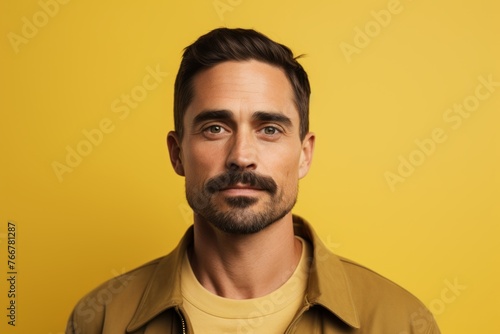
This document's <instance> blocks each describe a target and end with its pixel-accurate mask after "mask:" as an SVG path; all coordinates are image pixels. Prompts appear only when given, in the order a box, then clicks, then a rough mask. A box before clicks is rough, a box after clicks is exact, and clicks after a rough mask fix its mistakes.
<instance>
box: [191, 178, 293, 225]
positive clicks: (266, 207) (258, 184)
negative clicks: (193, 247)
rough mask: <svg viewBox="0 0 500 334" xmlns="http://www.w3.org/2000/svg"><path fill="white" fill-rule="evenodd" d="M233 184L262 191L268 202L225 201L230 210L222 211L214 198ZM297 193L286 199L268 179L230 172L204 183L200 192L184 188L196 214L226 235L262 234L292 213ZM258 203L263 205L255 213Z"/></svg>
mask: <svg viewBox="0 0 500 334" xmlns="http://www.w3.org/2000/svg"><path fill="white" fill-rule="evenodd" d="M236 184H242V185H248V186H251V187H252V188H256V189H259V190H262V191H264V192H266V193H267V195H268V198H267V199H266V198H262V197H261V198H256V197H251V196H230V197H224V202H225V203H226V205H227V206H228V207H229V209H227V210H222V209H221V208H220V207H219V206H218V205H217V203H216V201H215V199H214V197H215V196H217V195H220V191H221V190H223V189H226V188H228V187H232V186H234V185H236ZM297 193H298V189H294V191H293V190H292V193H289V194H288V196H287V194H285V192H284V189H282V188H281V189H278V186H277V184H276V182H275V181H274V180H273V179H272V178H271V177H269V176H264V175H260V174H258V173H255V172H253V171H234V170H229V171H227V172H225V173H222V174H220V175H217V176H215V177H213V178H210V179H209V180H207V181H206V182H205V184H204V186H203V188H202V190H201V191H193V190H192V189H191V190H190V188H189V187H187V186H186V198H187V201H188V203H189V205H190V206H191V208H192V209H193V211H194V212H195V214H197V215H199V216H200V217H201V218H202V219H203V220H205V221H208V222H209V223H210V224H212V225H213V226H215V227H216V228H217V229H219V230H220V231H223V232H226V233H229V234H252V233H257V232H259V231H262V230H263V229H265V228H266V227H268V226H270V225H271V224H273V223H274V222H276V221H278V220H280V219H281V218H283V217H284V216H285V215H286V214H287V213H288V212H290V211H291V210H292V208H293V206H294V205H295V203H296V201H297ZM259 201H266V203H263V207H262V208H261V209H260V210H258V211H257V209H255V208H254V206H255V205H256V204H257V203H258V202H259Z"/></svg>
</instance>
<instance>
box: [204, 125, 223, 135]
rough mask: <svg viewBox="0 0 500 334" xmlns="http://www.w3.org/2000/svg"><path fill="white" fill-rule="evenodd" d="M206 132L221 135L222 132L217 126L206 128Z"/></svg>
mask: <svg viewBox="0 0 500 334" xmlns="http://www.w3.org/2000/svg"><path fill="white" fill-rule="evenodd" d="M207 130H208V132H210V133H221V132H222V127H221V126H219V125H212V126H210V127H208V129H207Z"/></svg>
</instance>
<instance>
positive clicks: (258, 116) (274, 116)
mask: <svg viewBox="0 0 500 334" xmlns="http://www.w3.org/2000/svg"><path fill="white" fill-rule="evenodd" d="M252 118H253V119H254V120H257V121H261V122H262V121H263V122H276V123H280V124H283V125H284V126H287V127H291V126H292V120H291V119H290V118H289V117H288V116H285V115H283V114H282V113H279V112H273V111H257V112H255V113H254V114H253V115H252Z"/></svg>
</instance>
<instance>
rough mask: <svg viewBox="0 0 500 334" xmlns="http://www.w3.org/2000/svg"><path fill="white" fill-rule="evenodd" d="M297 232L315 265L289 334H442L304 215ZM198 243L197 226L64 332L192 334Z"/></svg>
mask: <svg viewBox="0 0 500 334" xmlns="http://www.w3.org/2000/svg"><path fill="white" fill-rule="evenodd" d="M294 228H295V234H297V235H299V236H301V237H302V238H304V239H305V240H308V241H309V242H311V244H312V245H313V249H314V259H313V260H312V263H311V269H310V271H309V273H308V275H309V281H308V288H307V292H306V297H305V299H304V303H303V306H302V309H300V310H299V311H298V312H297V314H296V316H295V319H294V320H293V321H292V323H291V324H290V326H289V328H288V330H287V332H286V333H300V334H306V333H307V334H309V333H314V334H316V333H318V334H319V333H329V334H334V333H353V334H354V333H356V334H361V333H365V334H366V333H370V334H431V333H432V334H438V333H440V331H439V329H438V327H437V325H436V323H435V321H434V318H433V317H432V315H431V314H430V312H429V311H428V310H427V309H426V307H425V306H424V305H423V304H422V303H421V302H420V301H419V300H417V299H416V298H415V297H414V296H413V295H411V294H410V293H409V292H407V291H406V290H404V289H403V288H401V287H399V286H398V285H396V284H394V283H393V282H391V281H389V280H387V279H386V278H384V277H382V276H380V275H378V274H376V273H374V272H373V271H371V270H369V269H366V268H365V267H363V266H360V265H358V264H356V263H354V262H352V261H349V260H346V259H344V258H340V257H338V256H336V255H334V254H333V253H331V252H330V251H329V250H328V248H326V247H325V245H324V244H323V243H322V242H321V240H320V239H319V238H318V236H317V235H316V234H315V233H314V231H313V230H312V229H311V227H310V226H309V224H308V223H307V222H305V221H304V220H303V219H301V218H300V217H298V216H294ZM192 240H193V228H192V227H191V228H189V230H188V231H187V232H186V234H185V235H184V237H183V238H182V240H181V242H180V243H179V245H178V246H177V247H176V248H175V249H174V250H173V251H172V252H171V253H170V254H168V255H167V256H165V257H162V258H160V259H157V260H154V261H152V262H149V263H147V264H145V265H143V266H141V267H139V268H137V269H135V270H132V271H130V272H129V273H126V274H124V275H121V276H118V277H115V278H113V279H111V280H110V281H108V282H106V283H104V284H103V285H101V286H100V287H98V288H97V289H95V290H94V291H92V292H91V293H89V294H88V295H87V296H85V297H84V298H82V300H80V302H79V303H78V304H77V305H76V307H75V309H74V310H73V313H72V315H71V317H70V319H69V322H68V327H67V329H66V333H68V334H97V333H105V334H122V333H133V334H139V333H141V334H165V333H193V331H192V330H191V327H190V323H189V320H188V315H186V314H185V312H184V311H183V308H182V296H181V284H180V273H181V270H180V268H181V264H182V259H183V255H184V253H185V252H186V249H187V247H188V245H189V244H190V243H192ZM256 332H258V333H266V331H265V329H256ZM235 333H237V331H236V330H235ZM269 334H273V333H269Z"/></svg>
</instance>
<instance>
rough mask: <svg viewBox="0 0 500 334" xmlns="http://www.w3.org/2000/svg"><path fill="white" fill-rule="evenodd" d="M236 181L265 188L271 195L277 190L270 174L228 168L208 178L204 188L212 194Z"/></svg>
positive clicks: (236, 182)
mask: <svg viewBox="0 0 500 334" xmlns="http://www.w3.org/2000/svg"><path fill="white" fill-rule="evenodd" d="M238 183H241V184H245V185H249V186H251V187H255V188H259V189H262V190H265V191H267V192H269V193H271V194H272V195H274V194H276V191H277V190H278V185H277V184H276V182H275V181H274V180H273V178H272V177H270V176H265V175H261V174H257V173H255V172H250V171H234V170H230V171H227V172H225V173H222V174H220V175H217V176H214V177H212V178H210V179H209V180H208V181H207V182H206V183H205V190H206V191H207V192H208V193H209V194H214V193H216V192H218V191H220V190H222V189H225V188H228V187H231V186H235V185H236V184H238Z"/></svg>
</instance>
